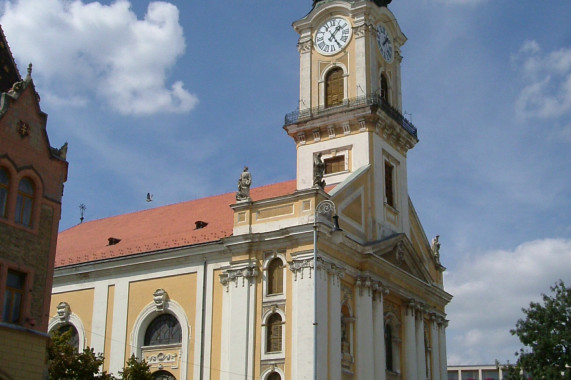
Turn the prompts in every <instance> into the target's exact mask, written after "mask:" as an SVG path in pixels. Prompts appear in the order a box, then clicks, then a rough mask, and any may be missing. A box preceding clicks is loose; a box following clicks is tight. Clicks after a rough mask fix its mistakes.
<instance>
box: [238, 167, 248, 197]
mask: <svg viewBox="0 0 571 380" xmlns="http://www.w3.org/2000/svg"><path fill="white" fill-rule="evenodd" d="M250 185H252V175H251V174H250V172H249V171H248V167H247V166H244V170H243V171H242V174H240V178H239V179H238V191H237V192H236V200H237V201H239V202H245V201H251V198H250Z"/></svg>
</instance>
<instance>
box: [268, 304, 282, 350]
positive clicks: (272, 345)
mask: <svg viewBox="0 0 571 380" xmlns="http://www.w3.org/2000/svg"><path fill="white" fill-rule="evenodd" d="M281 350H282V317H281V315H279V314H278V313H274V314H272V315H271V316H270V317H269V318H268V321H267V322H266V351H267V352H280V351H281Z"/></svg>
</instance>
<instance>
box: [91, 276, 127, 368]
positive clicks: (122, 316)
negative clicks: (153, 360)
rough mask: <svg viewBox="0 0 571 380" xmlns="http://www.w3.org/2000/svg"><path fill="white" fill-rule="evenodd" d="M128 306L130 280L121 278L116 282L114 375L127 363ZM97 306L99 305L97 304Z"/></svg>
mask: <svg viewBox="0 0 571 380" xmlns="http://www.w3.org/2000/svg"><path fill="white" fill-rule="evenodd" d="M128 306H129V281H127V280H120V281H118V282H117V283H116V284H115V297H114V301H113V331H112V333H111V352H110V354H109V372H110V373H111V374H113V375H118V374H119V371H121V370H122V369H123V366H124V364H125V345H126V344H127V342H126V339H127V309H128ZM95 307H97V305H95Z"/></svg>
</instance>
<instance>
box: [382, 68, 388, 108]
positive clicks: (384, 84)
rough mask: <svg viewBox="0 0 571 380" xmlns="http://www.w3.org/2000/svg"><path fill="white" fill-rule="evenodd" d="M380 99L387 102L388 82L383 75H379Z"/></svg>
mask: <svg viewBox="0 0 571 380" xmlns="http://www.w3.org/2000/svg"><path fill="white" fill-rule="evenodd" d="M381 99H383V100H384V101H385V102H387V103H388V102H389V82H388V81H387V77H386V75H385V74H381Z"/></svg>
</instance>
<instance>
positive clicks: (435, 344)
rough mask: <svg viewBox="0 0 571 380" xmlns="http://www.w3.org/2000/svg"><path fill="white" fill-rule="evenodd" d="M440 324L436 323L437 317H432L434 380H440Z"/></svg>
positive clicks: (431, 335) (431, 334)
mask: <svg viewBox="0 0 571 380" xmlns="http://www.w3.org/2000/svg"><path fill="white" fill-rule="evenodd" d="M438 334H439V332H438V324H437V323H436V316H435V315H434V314H432V315H431V316H430V337H431V346H432V350H431V351H430V353H431V361H432V365H431V367H432V377H431V378H432V379H433V380H440V344H439V340H440V338H439V335H438Z"/></svg>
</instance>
